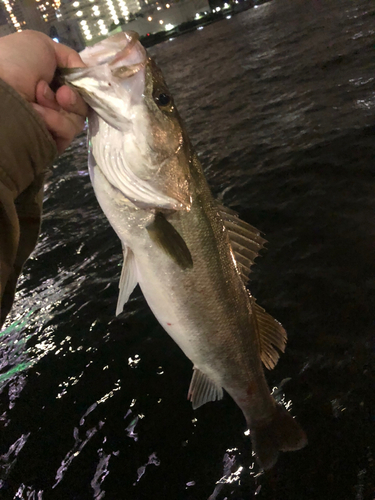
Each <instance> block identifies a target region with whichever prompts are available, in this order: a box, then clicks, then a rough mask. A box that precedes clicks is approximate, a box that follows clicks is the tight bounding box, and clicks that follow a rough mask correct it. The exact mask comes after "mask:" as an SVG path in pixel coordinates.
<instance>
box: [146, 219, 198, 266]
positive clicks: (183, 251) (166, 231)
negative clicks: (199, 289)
mask: <svg viewBox="0 0 375 500" xmlns="http://www.w3.org/2000/svg"><path fill="white" fill-rule="evenodd" d="M146 229H147V231H148V234H149V236H150V238H151V239H152V241H153V242H154V243H156V244H157V245H158V247H159V248H161V249H162V250H163V252H165V253H166V254H167V255H169V257H170V258H171V259H172V260H173V261H174V262H175V263H176V264H177V265H178V266H180V267H181V268H182V269H190V268H192V267H193V259H192V257H191V253H190V250H189V249H188V247H187V245H186V243H185V240H184V239H183V238H182V236H181V235H180V233H178V232H177V231H176V229H175V228H174V227H173V226H172V224H171V223H170V222H168V221H167V219H166V218H165V216H164V215H163V214H162V213H161V212H158V213H156V215H155V218H154V220H153V222H151V224H149V225H148V226H147V227H146Z"/></svg>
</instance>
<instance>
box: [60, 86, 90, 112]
mask: <svg viewBox="0 0 375 500" xmlns="http://www.w3.org/2000/svg"><path fill="white" fill-rule="evenodd" d="M56 100H57V102H58V104H59V105H60V106H61V107H62V108H63V109H64V110H65V111H68V112H69V113H74V114H76V115H80V116H82V117H83V118H85V117H86V116H87V112H88V108H87V104H86V103H85V101H84V100H83V99H82V97H81V96H80V95H79V94H78V92H77V91H75V90H73V89H72V88H70V87H68V86H67V85H63V86H62V87H60V88H59V89H58V90H57V92H56Z"/></svg>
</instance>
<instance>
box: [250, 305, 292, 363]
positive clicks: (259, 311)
mask: <svg viewBox="0 0 375 500" xmlns="http://www.w3.org/2000/svg"><path fill="white" fill-rule="evenodd" d="M250 300H251V305H252V308H253V311H254V316H255V323H256V330H257V333H258V338H259V344H260V358H261V360H262V362H263V364H264V366H265V367H266V368H268V369H269V370H272V368H274V367H275V365H276V363H277V362H278V360H279V357H280V353H279V351H281V352H284V351H285V346H286V342H287V334H286V331H285V330H284V328H283V327H282V325H281V324H280V323H279V322H278V321H276V320H275V318H273V317H272V316H271V315H270V314H268V313H266V311H265V310H264V309H263V307H260V306H259V305H258V304H257V303H256V302H255V299H254V298H253V297H251V299H250ZM277 349H278V350H279V351H278V350H277Z"/></svg>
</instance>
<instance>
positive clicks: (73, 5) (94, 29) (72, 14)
mask: <svg viewBox="0 0 375 500" xmlns="http://www.w3.org/2000/svg"><path fill="white" fill-rule="evenodd" d="M140 9H141V4H140V1H139V0H63V1H62V4H61V7H60V9H59V16H60V15H61V18H60V17H59V19H61V20H63V21H66V20H70V19H76V20H77V21H78V25H79V28H80V31H81V33H82V36H83V39H84V40H85V43H86V44H89V45H90V44H91V43H93V42H94V41H97V40H98V39H101V38H104V37H106V36H108V33H109V31H110V30H111V29H113V28H114V27H115V26H118V25H120V24H124V23H125V22H126V21H128V20H129V19H132V18H133V19H134V18H135V17H136V16H137V14H138V13H139V11H140Z"/></svg>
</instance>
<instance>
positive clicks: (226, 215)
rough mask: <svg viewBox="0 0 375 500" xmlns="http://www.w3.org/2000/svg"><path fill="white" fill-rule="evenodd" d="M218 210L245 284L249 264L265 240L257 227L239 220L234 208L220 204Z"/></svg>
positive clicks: (247, 278)
mask: <svg viewBox="0 0 375 500" xmlns="http://www.w3.org/2000/svg"><path fill="white" fill-rule="evenodd" d="M219 211H220V215H221V217H222V219H223V222H224V226H225V228H226V229H227V231H228V234H229V239H230V243H231V246H232V250H233V254H234V257H235V259H236V263H237V267H238V270H239V272H240V274H241V278H242V280H243V282H244V284H245V285H246V283H247V282H248V280H249V274H250V272H251V270H250V269H251V266H252V265H253V264H254V260H255V259H256V258H257V257H258V255H259V252H260V251H261V250H262V248H263V247H264V244H265V243H266V242H267V240H265V239H264V238H262V236H261V235H260V231H258V229H256V228H255V227H254V226H251V225H250V224H248V223H247V222H244V221H243V220H241V219H240V218H239V217H238V214H237V212H235V211H234V210H231V209H230V208H227V207H223V206H220V207H219Z"/></svg>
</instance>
